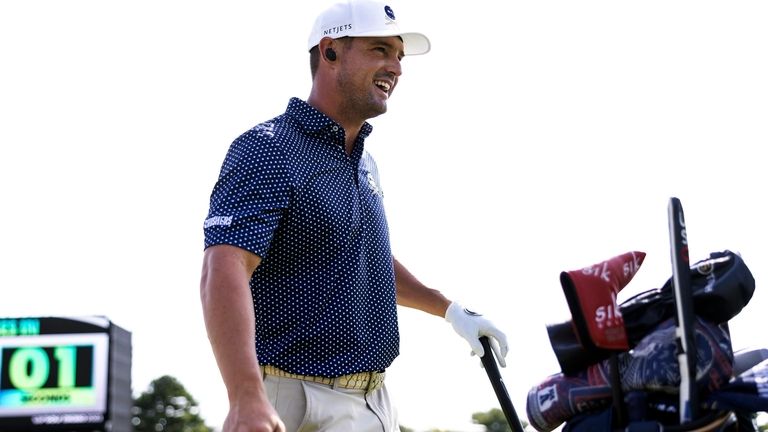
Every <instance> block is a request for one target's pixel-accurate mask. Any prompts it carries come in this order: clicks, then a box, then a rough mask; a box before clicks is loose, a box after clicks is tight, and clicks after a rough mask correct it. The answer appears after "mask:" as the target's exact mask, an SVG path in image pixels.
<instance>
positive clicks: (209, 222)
mask: <svg viewBox="0 0 768 432" xmlns="http://www.w3.org/2000/svg"><path fill="white" fill-rule="evenodd" d="M230 225H232V216H211V217H209V218H208V219H206V220H205V223H203V228H208V227H212V226H230Z"/></svg>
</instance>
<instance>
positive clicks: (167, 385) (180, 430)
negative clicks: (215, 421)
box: [131, 375, 213, 432]
mask: <svg viewBox="0 0 768 432" xmlns="http://www.w3.org/2000/svg"><path fill="white" fill-rule="evenodd" d="M132 414H133V417H132V418H131V423H132V424H133V430H134V432H213V429H211V428H209V427H208V426H206V425H205V422H204V421H203V419H202V418H201V417H200V415H199V409H198V407H197V402H196V401H195V399H194V398H193V397H192V395H190V394H189V393H188V392H187V390H186V389H185V388H184V386H183V385H181V383H180V382H179V381H177V380H176V379H175V378H173V377H171V376H168V375H165V376H162V377H160V378H157V379H156V380H154V381H152V382H151V383H150V384H149V388H148V389H147V391H145V392H143V393H142V394H141V395H140V396H139V397H138V398H137V399H135V400H134V401H133V410H132Z"/></svg>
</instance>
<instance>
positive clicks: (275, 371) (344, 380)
mask: <svg viewBox="0 0 768 432" xmlns="http://www.w3.org/2000/svg"><path fill="white" fill-rule="evenodd" d="M261 368H262V371H263V372H264V374H265V375H272V376H276V377H281V378H292V379H297V380H301V381H307V382H313V383H317V384H325V385H327V386H329V387H339V388H344V389H353V390H365V392H366V393H370V392H372V391H374V390H376V389H379V388H381V386H382V385H383V384H384V375H385V374H384V372H357V373H352V374H347V375H342V376H339V377H336V378H329V377H321V376H312V375H299V374H294V373H290V372H286V371H284V370H282V369H279V368H276V367H274V366H272V365H262V367H261Z"/></svg>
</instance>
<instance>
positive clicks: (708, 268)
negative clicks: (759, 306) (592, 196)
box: [526, 250, 768, 432]
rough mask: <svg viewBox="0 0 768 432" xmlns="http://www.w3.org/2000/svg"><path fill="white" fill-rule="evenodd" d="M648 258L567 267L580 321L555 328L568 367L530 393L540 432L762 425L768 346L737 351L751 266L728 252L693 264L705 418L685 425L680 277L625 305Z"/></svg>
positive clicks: (695, 338)
mask: <svg viewBox="0 0 768 432" xmlns="http://www.w3.org/2000/svg"><path fill="white" fill-rule="evenodd" d="M644 257H645V254H644V253H642V252H637V251H633V252H627V253H625V254H623V255H619V256H616V257H614V258H611V259H609V260H607V261H604V262H601V263H598V264H596V265H593V266H590V267H587V268H584V269H581V270H576V271H569V272H563V273H561V275H560V282H561V285H562V289H563V293H564V294H565V297H566V300H567V302H568V306H569V309H570V311H571V319H570V320H568V321H565V322H562V323H558V324H554V325H549V326H547V332H548V335H549V338H550V343H551V345H552V348H553V351H554V353H555V356H556V357H557V360H558V363H559V365H560V368H561V371H560V372H559V373H556V374H553V375H551V376H549V377H547V378H546V379H545V380H543V381H542V382H541V383H540V384H538V385H536V386H534V387H533V388H532V389H531V390H530V391H529V393H528V398H527V406H526V413H527V416H528V421H529V423H530V424H531V425H532V426H533V427H534V428H536V430H538V431H540V432H548V431H551V430H553V429H555V428H557V427H559V426H560V425H562V424H563V423H565V425H564V427H563V430H564V431H572V432H581V431H611V430H623V431H702V432H703V431H756V430H757V428H756V426H755V421H754V418H755V416H756V412H758V411H766V410H767V409H768V385H766V384H765V383H766V382H768V350H766V349H760V350H751V351H746V352H737V353H734V352H733V349H732V346H731V338H730V331H729V328H728V321H729V320H730V319H731V318H733V317H734V316H736V315H737V314H738V313H739V312H740V311H741V310H742V309H743V308H744V306H746V305H747V303H748V302H749V300H750V299H751V298H752V294H753V293H754V289H755V281H754V278H753V277H752V274H751V272H750V271H749V268H748V267H747V266H746V264H745V263H744V261H743V260H742V258H741V257H740V256H739V255H737V254H735V253H733V252H731V251H728V250H726V251H722V252H714V253H711V254H710V256H709V258H707V259H705V260H702V261H699V262H697V263H695V264H694V265H692V266H690V269H689V270H690V275H689V276H690V288H691V294H692V298H693V299H692V300H693V313H694V317H693V320H692V321H693V322H692V323H691V324H692V343H693V347H694V348H695V359H696V362H695V371H693V372H695V374H693V376H695V381H694V382H693V385H692V388H694V389H695V392H696V398H695V399H693V400H695V401H696V405H697V406H696V411H695V412H696V413H697V416H696V418H694V419H693V420H692V421H690V422H686V423H681V421H680V416H679V414H680V409H681V407H680V405H681V404H680V401H679V397H678V394H679V391H680V386H681V380H682V379H683V378H684V377H683V376H682V375H683V374H682V373H681V372H680V370H681V369H680V367H679V365H678V358H676V356H678V355H679V353H680V349H681V347H680V342H679V339H678V337H679V333H678V327H677V323H676V307H675V305H676V302H675V294H674V293H673V280H672V278H670V279H669V280H668V281H667V282H666V283H665V284H663V286H662V287H661V288H658V289H651V290H648V291H645V292H643V293H640V294H638V295H636V296H634V297H632V298H630V299H628V300H626V301H624V302H622V303H621V304H617V302H616V298H617V295H618V293H619V292H620V291H621V289H623V288H624V287H625V286H626V285H627V284H628V283H629V281H630V280H631V279H632V277H633V276H634V274H635V273H636V272H637V270H638V269H639V267H640V266H641V265H642V262H643V259H644ZM686 276H688V275H686Z"/></svg>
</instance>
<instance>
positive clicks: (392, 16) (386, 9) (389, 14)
mask: <svg viewBox="0 0 768 432" xmlns="http://www.w3.org/2000/svg"><path fill="white" fill-rule="evenodd" d="M384 13H385V14H387V18H389V19H391V20H392V21H394V20H395V11H393V10H392V8H391V7H389V6H384Z"/></svg>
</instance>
